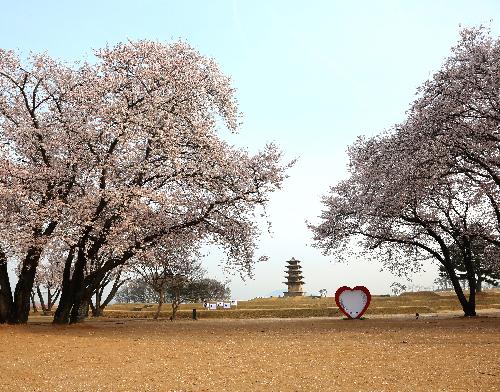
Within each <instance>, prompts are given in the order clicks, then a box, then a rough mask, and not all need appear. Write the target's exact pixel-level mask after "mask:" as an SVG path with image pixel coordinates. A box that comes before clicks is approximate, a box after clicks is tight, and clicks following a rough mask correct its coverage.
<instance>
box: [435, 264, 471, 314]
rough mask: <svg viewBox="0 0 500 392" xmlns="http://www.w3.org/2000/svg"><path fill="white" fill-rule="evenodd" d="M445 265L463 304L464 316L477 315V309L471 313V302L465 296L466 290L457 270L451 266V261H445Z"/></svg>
mask: <svg viewBox="0 0 500 392" xmlns="http://www.w3.org/2000/svg"><path fill="white" fill-rule="evenodd" d="M443 266H444V267H445V269H446V272H447V274H448V277H449V278H450V281H451V284H452V286H453V289H454V290H455V293H456V294H457V298H458V300H459V302H460V305H461V306H462V310H463V311H464V316H475V315H476V313H475V310H473V311H472V313H474V314H471V308H470V304H469V302H468V301H467V298H466V297H465V294H464V291H463V290H462V287H461V286H460V281H459V280H458V277H457V274H456V273H455V270H454V269H453V267H452V266H451V263H443Z"/></svg>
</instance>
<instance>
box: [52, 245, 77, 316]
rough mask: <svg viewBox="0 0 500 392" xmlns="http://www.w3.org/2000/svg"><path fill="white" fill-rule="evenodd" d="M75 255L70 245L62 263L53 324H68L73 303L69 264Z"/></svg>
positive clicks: (70, 264)
mask: <svg viewBox="0 0 500 392" xmlns="http://www.w3.org/2000/svg"><path fill="white" fill-rule="evenodd" d="M74 256H75V248H74V247H71V248H70V250H69V253H68V257H67V258H66V261H65V264H64V272H63V280H62V285H61V298H60V300H59V305H58V306H57V309H56V312H55V314H54V320H53V323H54V324H68V323H69V316H70V313H71V306H72V304H73V281H72V279H71V266H72V263H73V258H74Z"/></svg>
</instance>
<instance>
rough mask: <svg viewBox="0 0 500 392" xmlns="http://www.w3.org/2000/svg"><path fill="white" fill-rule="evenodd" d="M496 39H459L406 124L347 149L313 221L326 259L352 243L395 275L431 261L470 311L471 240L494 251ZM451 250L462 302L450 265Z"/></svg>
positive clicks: (475, 32)
mask: <svg viewBox="0 0 500 392" xmlns="http://www.w3.org/2000/svg"><path fill="white" fill-rule="evenodd" d="M499 53H500V41H499V40H495V41H494V40H492V39H491V38H489V37H488V35H487V34H486V32H485V31H484V29H482V28H480V29H472V30H464V31H462V39H461V41H460V42H459V44H458V45H457V46H456V47H455V48H453V50H452V55H451V56H450V58H448V59H447V60H446V62H445V64H444V65H443V68H442V70H440V71H439V72H438V73H437V74H436V75H434V77H433V79H432V80H430V81H428V82H427V83H425V84H424V85H423V86H422V88H421V89H420V96H419V97H418V98H417V100H416V101H415V103H414V104H413V106H412V107H411V109H410V111H409V113H408V118H407V120H406V121H405V122H404V123H403V124H400V125H396V126H395V127H394V128H393V129H392V130H390V131H388V132H386V133H384V134H382V135H380V136H376V137H373V138H370V139H364V138H360V139H359V140H358V141H357V142H356V143H355V144H354V145H353V146H352V147H351V148H350V149H349V156H350V167H349V170H350V177H349V178H348V179H347V180H345V181H343V182H341V183H340V184H338V185H336V186H334V187H333V188H332V189H331V193H330V195H329V196H327V197H325V198H324V204H325V207H326V209H325V210H324V211H323V213H322V215H321V219H322V222H321V223H320V224H319V225H316V226H314V225H312V226H311V228H312V230H313V231H314V233H315V239H316V241H317V242H316V244H317V246H319V247H322V248H323V249H324V250H325V253H337V252H340V253H342V254H343V255H347V254H348V252H349V250H352V249H353V247H355V245H354V243H353V241H356V240H358V241H359V244H360V245H361V247H362V249H363V250H364V251H365V254H366V255H367V256H370V257H374V258H378V259H379V260H382V261H383V263H384V264H385V265H386V266H387V267H388V268H390V269H391V270H392V271H394V272H395V273H397V274H407V273H409V272H411V271H414V270H418V269H420V268H421V267H422V262H423V261H424V260H427V259H433V260H434V261H437V262H438V263H440V265H441V266H442V267H443V268H444V269H445V270H446V273H447V274H448V276H449V278H450V280H451V282H452V285H453V287H454V289H455V292H456V294H457V297H458V299H459V301H460V303H461V305H462V308H463V310H464V314H465V315H467V316H474V315H475V314H476V313H475V287H476V284H475V276H476V274H475V271H474V263H473V260H472V257H473V252H472V244H473V243H474V242H475V241H476V240H477V238H483V239H484V240H486V241H488V242H489V243H491V244H493V245H495V246H499V245H500V244H499V242H498V241H499V239H500V236H499V233H500V231H499V220H498V216H499V215H498V208H497V206H498V201H499V193H498V192H499V183H498V182H497V176H498V173H499V168H500V166H499V162H500V161H499V152H500V151H499V149H500V144H499V124H500V117H499V110H498V108H499V91H500V89H499V87H500V83H499V76H500V75H499V74H498V69H499V68H500V54H499ZM452 247H456V248H457V249H459V250H460V253H461V256H462V260H463V262H464V265H465V267H466V270H467V279H468V283H469V287H470V288H471V289H470V293H469V298H467V297H466V295H465V293H464V291H463V289H462V288H461V286H460V283H459V279H458V277H457V273H456V270H455V269H454V268H453V262H452V259H451V248H452Z"/></svg>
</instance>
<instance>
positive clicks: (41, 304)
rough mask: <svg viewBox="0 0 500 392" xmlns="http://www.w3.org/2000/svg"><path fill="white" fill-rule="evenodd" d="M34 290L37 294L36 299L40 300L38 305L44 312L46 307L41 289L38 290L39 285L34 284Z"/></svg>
mask: <svg viewBox="0 0 500 392" xmlns="http://www.w3.org/2000/svg"><path fill="white" fill-rule="evenodd" d="M36 292H37V294H38V299H39V300H40V306H41V307H42V311H43V312H46V311H47V307H46V306H45V301H44V300H43V295H42V290H40V285H37V286H36Z"/></svg>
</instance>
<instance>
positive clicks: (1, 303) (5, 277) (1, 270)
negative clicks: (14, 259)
mask: <svg viewBox="0 0 500 392" xmlns="http://www.w3.org/2000/svg"><path fill="white" fill-rule="evenodd" d="M12 306H13V300H12V290H11V287H10V280H9V273H8V269H7V257H6V255H5V253H4V252H3V250H2V249H0V324H4V323H6V322H7V321H8V320H9V318H10V313H11V312H12Z"/></svg>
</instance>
